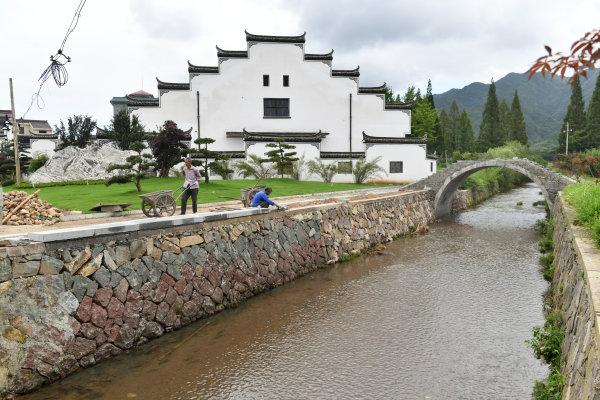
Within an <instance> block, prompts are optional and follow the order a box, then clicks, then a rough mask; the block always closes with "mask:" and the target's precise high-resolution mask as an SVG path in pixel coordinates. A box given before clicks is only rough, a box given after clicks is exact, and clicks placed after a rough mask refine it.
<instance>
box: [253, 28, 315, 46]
mask: <svg viewBox="0 0 600 400" xmlns="http://www.w3.org/2000/svg"><path fill="white" fill-rule="evenodd" d="M244 32H245V33H246V41H247V42H263V43H304V42H305V41H306V39H305V36H306V32H304V33H303V34H302V35H297V36H269V35H255V34H253V33H250V32H248V31H247V30H244Z"/></svg>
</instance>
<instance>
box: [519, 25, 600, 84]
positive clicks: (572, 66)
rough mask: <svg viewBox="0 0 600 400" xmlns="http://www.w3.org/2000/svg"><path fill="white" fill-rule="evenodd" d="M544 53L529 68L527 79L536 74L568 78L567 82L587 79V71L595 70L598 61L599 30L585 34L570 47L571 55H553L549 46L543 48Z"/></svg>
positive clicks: (599, 56)
mask: <svg viewBox="0 0 600 400" xmlns="http://www.w3.org/2000/svg"><path fill="white" fill-rule="evenodd" d="M544 48H545V49H546V52H547V53H548V54H547V55H545V56H542V57H540V58H538V59H537V60H536V62H535V63H534V64H533V65H532V66H531V68H529V71H528V72H529V79H531V77H532V76H533V75H535V74H536V73H537V72H539V73H541V74H542V76H544V77H545V76H546V74H549V75H550V76H552V77H554V76H556V75H558V76H560V77H561V79H562V78H564V77H565V75H567V76H570V79H569V82H571V83H573V82H575V78H576V77H578V76H579V75H581V76H583V77H587V71H588V70H589V69H592V68H595V66H596V64H597V63H598V62H599V61H600V29H594V30H592V31H590V32H587V33H586V34H585V35H584V36H583V37H582V38H581V39H579V40H577V41H575V43H573V44H572V45H571V53H570V54H564V53H561V52H558V53H554V52H553V51H552V48H550V46H544Z"/></svg>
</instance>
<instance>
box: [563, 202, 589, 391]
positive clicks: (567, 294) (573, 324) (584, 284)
mask: <svg viewBox="0 0 600 400" xmlns="http://www.w3.org/2000/svg"><path fill="white" fill-rule="evenodd" d="M553 215H554V223H555V228H554V244H555V249H554V251H555V272H554V278H553V289H554V290H553V292H554V303H555V304H556V305H557V306H558V307H559V309H560V310H561V312H562V315H563V319H564V321H565V338H564V341H563V344H562V348H561V351H562V357H561V369H562V373H563V375H564V377H565V386H564V389H563V399H564V400H571V399H572V400H588V399H598V398H600V348H599V343H600V330H599V328H600V326H599V324H598V318H599V316H600V251H598V249H597V248H596V247H595V246H594V243H593V240H592V239H591V238H590V235H589V233H588V232H586V230H585V229H584V228H582V227H579V226H575V225H574V221H575V212H574V211H573V209H571V207H569V206H568V205H567V204H566V203H565V201H564V199H563V198H562V196H560V195H559V196H558V197H557V201H556V202H555V204H554V208H553Z"/></svg>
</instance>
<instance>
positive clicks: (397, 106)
mask: <svg viewBox="0 0 600 400" xmlns="http://www.w3.org/2000/svg"><path fill="white" fill-rule="evenodd" d="M385 109H386V110H411V109H412V104H411V103H401V104H386V105H385Z"/></svg>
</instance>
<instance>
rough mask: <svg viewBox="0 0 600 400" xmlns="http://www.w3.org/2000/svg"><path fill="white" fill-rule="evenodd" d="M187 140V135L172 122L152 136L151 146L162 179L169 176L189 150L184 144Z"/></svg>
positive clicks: (165, 124) (165, 123)
mask: <svg viewBox="0 0 600 400" xmlns="http://www.w3.org/2000/svg"><path fill="white" fill-rule="evenodd" d="M185 139H186V135H185V133H184V132H183V131H182V130H181V129H179V128H178V127H177V124H176V123H175V122H173V121H171V120H169V121H165V122H164V124H163V126H161V127H160V129H159V131H158V132H156V133H154V134H152V138H151V141H150V143H151V144H150V146H151V150H152V154H153V155H154V158H155V159H156V166H157V168H158V171H159V176H160V177H167V176H169V170H170V169H171V168H172V167H173V166H174V165H175V164H177V163H178V162H179V161H180V160H181V155H182V153H183V151H184V150H185V149H187V146H186V145H185V144H184V143H182V142H183V141H184V140H185Z"/></svg>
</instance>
